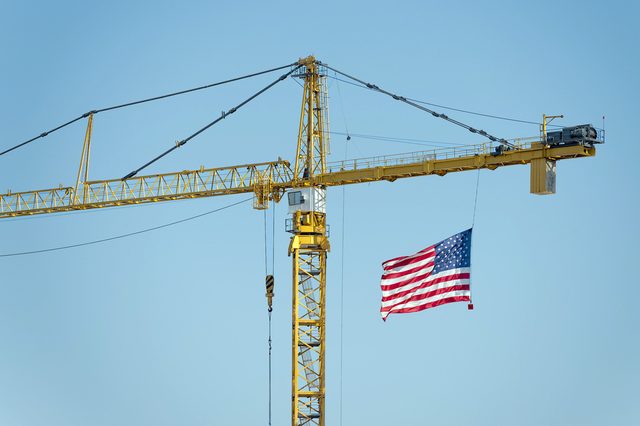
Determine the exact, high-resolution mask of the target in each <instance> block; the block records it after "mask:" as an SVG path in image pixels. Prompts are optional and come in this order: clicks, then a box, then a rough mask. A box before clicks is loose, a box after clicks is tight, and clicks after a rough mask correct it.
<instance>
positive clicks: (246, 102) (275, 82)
mask: <svg viewBox="0 0 640 426" xmlns="http://www.w3.org/2000/svg"><path fill="white" fill-rule="evenodd" d="M300 67H301V65H298V66H296V67H295V68H293V69H291V70H290V71H288V72H286V73H285V74H282V75H281V76H280V77H278V78H277V79H276V80H275V81H273V82H272V83H270V84H269V85H267V86H266V87H264V88H263V89H261V90H259V91H258V92H256V93H255V94H253V95H251V96H250V97H249V98H247V99H246V100H244V101H243V102H241V103H239V104H238V105H236V106H235V107H233V108H231V109H230V110H228V111H222V114H220V117H218V118H216V119H215V120H213V121H212V122H210V123H209V124H207V125H206V126H204V127H203V128H201V129H200V130H198V131H197V132H195V133H193V134H191V135H190V136H188V137H187V138H185V139H182V140H181V141H177V142H176V143H175V145H174V146H172V147H171V148H169V149H167V150H166V151H164V152H163V153H161V154H160V155H158V156H156V157H155V158H153V159H152V160H151V161H148V162H147V163H145V164H144V165H142V166H140V167H139V168H137V169H136V170H134V171H132V172H130V173H129V174H127V175H126V176H124V177H123V178H122V180H125V179H129V178H132V177H134V176H135V175H137V174H138V172H140V171H141V170H143V169H145V168H147V167H148V166H150V165H151V164H153V163H155V162H156V161H158V160H159V159H161V158H162V157H164V156H165V155H168V154H170V153H171V152H173V151H174V150H176V149H178V148H180V147H182V146H184V145H185V144H186V143H187V142H189V141H190V140H191V139H193V138H195V137H196V136H198V135H199V134H200V133H202V132H204V131H205V130H207V129H209V128H210V127H211V126H213V125H214V124H216V123H218V122H220V121H222V120H224V119H225V118H227V116H229V115H231V114H233V113H234V112H236V111H237V110H238V109H240V108H241V107H243V106H244V105H246V104H248V103H249V102H251V101H252V100H253V99H255V98H257V97H258V96H260V95H261V94H263V93H264V92H266V91H267V90H269V89H271V88H272V87H273V86H275V85H276V84H278V83H279V82H281V81H282V80H284V79H286V78H287V77H289V76H290V75H291V74H292V73H293V72H294V71H296V70H297V69H298V68H300Z"/></svg>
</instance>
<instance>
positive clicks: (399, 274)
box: [382, 261, 433, 280]
mask: <svg viewBox="0 0 640 426" xmlns="http://www.w3.org/2000/svg"><path fill="white" fill-rule="evenodd" d="M432 266H433V261H431V262H428V263H425V264H424V265H420V266H416V267H415V268H411V269H407V270H404V271H400V272H389V273H384V274H382V279H383V280H390V279H392V278H400V277H404V276H405V275H410V274H413V273H414V272H419V271H423V270H425V269H427V268H430V267H432Z"/></svg>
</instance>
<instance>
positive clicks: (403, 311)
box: [382, 296, 471, 321]
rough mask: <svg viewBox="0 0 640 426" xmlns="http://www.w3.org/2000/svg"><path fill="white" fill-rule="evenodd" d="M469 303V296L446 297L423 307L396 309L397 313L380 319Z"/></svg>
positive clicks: (394, 312)
mask: <svg viewBox="0 0 640 426" xmlns="http://www.w3.org/2000/svg"><path fill="white" fill-rule="evenodd" d="M469 301H471V299H470V298H469V296H453V297H447V298H446V299H440V300H436V301H435V302H431V303H425V304H424V305H419V306H414V307H411V308H405V309H398V310H397V311H393V312H389V313H387V315H386V316H384V317H383V318H382V319H383V320H384V321H386V320H387V317H388V316H389V315H390V314H408V313H410V312H419V311H424V310H425V309H429V308H435V307H436V306H440V305H444V304H446V303H453V302H469Z"/></svg>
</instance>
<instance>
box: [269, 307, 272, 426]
mask: <svg viewBox="0 0 640 426" xmlns="http://www.w3.org/2000/svg"><path fill="white" fill-rule="evenodd" d="M271 352H272V344H271V310H269V426H271Z"/></svg>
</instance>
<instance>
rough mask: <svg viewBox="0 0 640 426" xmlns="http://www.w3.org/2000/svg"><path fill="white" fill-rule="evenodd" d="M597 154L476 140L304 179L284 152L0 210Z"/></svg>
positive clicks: (16, 201) (346, 164) (18, 200)
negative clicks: (496, 147)
mask: <svg viewBox="0 0 640 426" xmlns="http://www.w3.org/2000/svg"><path fill="white" fill-rule="evenodd" d="M595 154H596V149H595V148H592V147H586V146H582V145H574V146H561V147H554V148H549V147H546V146H544V145H542V144H540V143H531V144H526V145H524V144H523V145H519V146H518V149H515V150H512V151H503V152H502V153H500V154H497V153H495V152H492V148H491V147H490V146H488V145H475V146H467V147H462V148H451V149H442V150H431V151H419V152H412V153H408V154H400V155H389V156H383V157H371V158H363V159H355V160H347V161H341V162H336V163H329V164H327V166H326V167H327V173H324V174H318V175H315V176H312V177H310V178H308V179H305V180H299V179H295V175H294V172H293V171H292V170H291V168H290V166H289V162H287V161H283V160H278V161H273V162H266V163H255V164H244V165H239V166H233V167H221V168H212V169H204V168H201V169H200V170H185V171H182V172H177V173H165V174H158V175H149V176H139V177H134V178H130V179H125V180H121V179H112V180H96V181H90V182H86V183H84V185H83V186H82V190H80V189H79V190H78V192H79V193H78V194H76V191H75V189H74V188H73V187H59V188H52V189H44V190H37V191H27V192H16V193H12V192H8V193H6V194H0V218H6V217H14V216H27V215H34V214H45V213H57V212H64V211H71V210H85V209H96V208H104V207H114V206H122V205H128V204H142V203H151V202H159V201H171V200H181V199H189V198H201V197H213V196H219V195H228V194H240V193H252V192H255V193H256V194H258V196H259V198H260V199H261V202H260V206H258V205H257V207H259V208H264V206H265V203H266V202H268V200H272V199H274V198H275V199H276V201H278V200H279V194H281V193H282V192H283V191H286V190H287V189H290V188H294V187H297V186H311V185H323V186H336V185H349V184H354V183H363V182H374V181H379V180H387V181H394V180H396V179H401V178H408V177H413V176H425V175H440V176H443V175H445V174H447V173H453V172H460V171H465V170H474V169H479V168H480V169H483V168H486V169H491V170H493V169H496V168H498V167H503V166H510V165H517V164H529V163H532V162H533V161H535V160H537V159H547V160H564V159H568V158H580V157H592V156H594V155H595ZM265 191H266V192H265ZM267 192H268V194H267ZM74 201H75V202H74Z"/></svg>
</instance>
